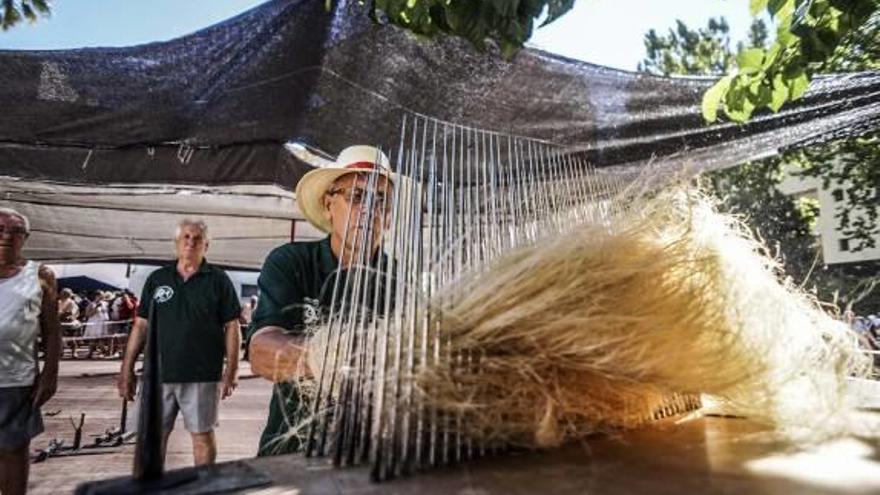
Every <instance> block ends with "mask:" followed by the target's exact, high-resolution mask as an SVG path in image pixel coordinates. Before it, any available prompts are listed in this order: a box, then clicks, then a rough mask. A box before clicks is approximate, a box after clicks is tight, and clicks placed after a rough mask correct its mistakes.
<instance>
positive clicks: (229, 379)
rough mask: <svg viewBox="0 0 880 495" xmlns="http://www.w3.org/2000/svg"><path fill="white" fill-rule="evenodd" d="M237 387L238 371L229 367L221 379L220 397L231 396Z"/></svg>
mask: <svg viewBox="0 0 880 495" xmlns="http://www.w3.org/2000/svg"><path fill="white" fill-rule="evenodd" d="M235 387H238V372H236V371H234V370H229V369H227V370H226V372H225V373H223V379H222V380H220V398H221V399H225V398H227V397H230V396H231V395H232V392H233V391H234V390H235Z"/></svg>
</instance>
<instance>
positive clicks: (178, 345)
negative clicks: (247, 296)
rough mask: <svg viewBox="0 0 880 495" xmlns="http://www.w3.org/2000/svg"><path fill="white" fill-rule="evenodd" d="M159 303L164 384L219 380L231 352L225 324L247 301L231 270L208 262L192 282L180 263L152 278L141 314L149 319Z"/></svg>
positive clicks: (156, 273)
mask: <svg viewBox="0 0 880 495" xmlns="http://www.w3.org/2000/svg"><path fill="white" fill-rule="evenodd" d="M151 297H152V298H153V300H154V301H155V303H154V304H155V310H154V312H155V313H154V315H153V316H154V318H155V319H156V324H157V326H156V328H158V329H159V349H160V358H161V366H162V382H163V383H186V382H217V381H220V376H221V374H222V373H223V358H224V357H225V356H226V339H225V330H224V327H225V325H226V323H227V322H229V321H230V320H234V319H236V318H238V314H239V313H240V312H241V305H240V304H239V302H238V296H237V295H236V293H235V287H233V285H232V281H231V280H229V276H228V275H226V272H224V271H223V270H221V269H219V268H216V267H214V266H212V265H210V264H209V263H208V262H207V261H203V262H202V266H201V267H199V270H198V271H197V272H196V273H194V274H193V275H192V276H191V277H190V278H189V279H188V280H187V281H185V282H184V280H183V277H181V276H180V274H179V273H177V262H176V261H175V262H174V263H173V264H171V265H168V266H165V267H162V268H160V269H158V270H156V271H154V272H153V273H151V274H150V276H149V277H148V278H147V282H146V284H144V290H143V293H142V294H141V304H140V307H139V308H138V316H140V317H141V318H147V317H148V315H149V310H150V304H149V301H150V299H151Z"/></svg>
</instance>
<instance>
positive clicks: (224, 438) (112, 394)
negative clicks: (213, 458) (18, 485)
mask: <svg viewBox="0 0 880 495" xmlns="http://www.w3.org/2000/svg"><path fill="white" fill-rule="evenodd" d="M119 365H120V361H119V360H91V361H87V360H64V361H62V362H61V378H60V381H59V386H58V393H57V394H56V395H55V397H53V398H52V400H50V401H49V402H48V403H47V404H46V405H45V406H43V420H44V422H45V424H46V431H45V433H43V434H42V435H40V436H38V437H37V438H35V439H34V441H33V442H32V443H31V449H32V450H36V449H40V448H44V447H46V445H47V444H48V443H49V440H50V439H52V438H55V437H57V438H62V439H64V440H65V441H66V443H67V444H68V445H69V444H70V443H72V441H73V427H72V426H71V425H70V419H69V418H70V417H74V418H75V419H77V420H78V419H79V415H80V413H85V414H86V420H85V426H84V428H83V438H82V443H83V444H87V443H91V442H92V441H93V440H94V438H92V437H91V435H93V434H96V435H97V434H102V433H104V432H105V431H106V430H107V429H110V428H115V427H117V426H118V425H119V417H120V413H121V408H122V402H121V399H119V397H118V395H117V393H116V374H117V372H118V371H119ZM241 376H242V380H240V382H239V387H238V389H237V390H236V393H235V394H234V395H233V396H232V397H231V398H229V399H227V400H226V401H224V402H223V403H222V404H221V406H220V426H219V428H218V429H217V447H218V456H217V459H218V461H221V462H222V461H229V460H235V459H243V458H250V457H253V456H254V455H255V454H256V452H257V441H258V439H259V435H260V432H261V431H262V429H263V425H264V424H265V420H266V412H267V411H268V407H269V398H270V396H271V390H272V387H271V385H270V384H269V383H268V382H266V381H264V380H262V379H259V378H253V377H252V375H251V372H250V367H249V366H248V364H247V363H242V369H241ZM129 405H131V404H129ZM56 412H57V414H52V413H56ZM169 442H170V444H169V447H168V457H167V459H166V466H167V467H168V468H169V469H174V468H178V467H184V466H191V465H192V447H191V444H190V439H189V435H188V434H187V433H186V430H184V429H183V424H182V421H181V420H180V419H179V418H178V422H177V425H176V427H175V429H174V432H173V433H172V434H171V438H170V440H169ZM112 450H113V451H114V452H113V453H111V454H102V455H86V456H75V457H55V458H49V459H48V460H46V461H44V462H41V463H37V464H33V465H32V466H31V476H30V483H29V493H31V494H35V495H37V494H54V495H58V494H62V493H71V492H72V491H73V489H74V488H75V487H76V486H77V485H78V484H79V483H82V482H84V481H93V480H98V479H103V478H108V477H114V476H121V475H127V474H130V472H131V463H132V458H133V456H134V453H133V446H131V445H126V446H122V447H119V448H115V449H112Z"/></svg>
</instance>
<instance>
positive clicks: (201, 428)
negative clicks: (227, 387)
mask: <svg viewBox="0 0 880 495" xmlns="http://www.w3.org/2000/svg"><path fill="white" fill-rule="evenodd" d="M136 400H137V402H138V404H140V397H138V398H137V399H136ZM219 409H220V384H219V383H218V382H193V383H163V384H162V428H163V429H164V430H165V431H166V432H169V431H171V430H173V429H174V422H175V421H176V420H177V413H178V412H180V413H181V414H182V415H183V426H184V428H186V431H188V432H190V433H208V432H210V431H214V428H215V427H216V426H217V424H218V421H217V419H218V417H219ZM132 420H133V421H132V422H131V426H133V427H130V428H128V429H129V430H130V431H135V430H136V429H137V424H138V421H137V420H138V418H137V417H134V418H132Z"/></svg>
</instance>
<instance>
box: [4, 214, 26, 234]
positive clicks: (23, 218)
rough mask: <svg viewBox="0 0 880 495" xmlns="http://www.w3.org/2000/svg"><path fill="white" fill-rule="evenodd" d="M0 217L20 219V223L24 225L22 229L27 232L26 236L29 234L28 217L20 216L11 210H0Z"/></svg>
mask: <svg viewBox="0 0 880 495" xmlns="http://www.w3.org/2000/svg"><path fill="white" fill-rule="evenodd" d="M0 215H3V216H7V217H16V218H19V219H21V223H23V224H24V229H25V230H27V232H28V234H30V233H31V221H30V220H28V217H26V216H24V215H22V214H21V213H19V212H18V211H16V210H13V209H12V208H0Z"/></svg>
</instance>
